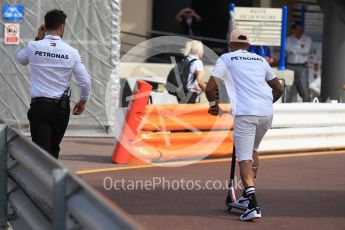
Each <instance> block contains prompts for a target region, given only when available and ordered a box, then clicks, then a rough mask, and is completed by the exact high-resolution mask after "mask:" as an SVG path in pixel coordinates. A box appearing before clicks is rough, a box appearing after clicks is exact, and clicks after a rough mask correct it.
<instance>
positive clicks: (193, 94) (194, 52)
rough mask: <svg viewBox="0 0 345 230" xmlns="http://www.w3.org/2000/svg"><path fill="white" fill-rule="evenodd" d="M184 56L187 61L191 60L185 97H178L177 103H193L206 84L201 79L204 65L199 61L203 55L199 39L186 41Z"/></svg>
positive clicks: (202, 47)
mask: <svg viewBox="0 0 345 230" xmlns="http://www.w3.org/2000/svg"><path fill="white" fill-rule="evenodd" d="M184 56H186V58H187V61H192V60H195V61H193V62H192V64H191V66H190V69H189V74H188V81H187V89H188V93H187V96H186V98H182V99H180V98H178V101H179V103H187V104H194V103H195V102H196V99H197V98H198V96H199V94H200V93H202V92H203V91H205V88H206V84H205V82H204V80H203V76H204V65H203V63H202V61H201V59H202V57H203V56H204V46H203V44H202V42H200V41H196V40H193V41H190V42H187V43H186V46H185V49H184Z"/></svg>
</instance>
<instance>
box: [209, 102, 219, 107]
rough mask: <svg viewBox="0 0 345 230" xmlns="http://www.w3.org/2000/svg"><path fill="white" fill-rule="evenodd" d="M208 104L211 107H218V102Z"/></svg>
mask: <svg viewBox="0 0 345 230" xmlns="http://www.w3.org/2000/svg"><path fill="white" fill-rule="evenodd" d="M208 104H209V106H210V107H215V106H218V102H217V101H210V102H209V103H208Z"/></svg>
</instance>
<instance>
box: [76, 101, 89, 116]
mask: <svg viewBox="0 0 345 230" xmlns="http://www.w3.org/2000/svg"><path fill="white" fill-rule="evenodd" d="M85 104H86V101H79V102H78V103H77V104H76V105H75V106H74V108H73V115H80V114H82V113H83V111H84V109H85Z"/></svg>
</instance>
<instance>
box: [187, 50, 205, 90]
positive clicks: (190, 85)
mask: <svg viewBox="0 0 345 230" xmlns="http://www.w3.org/2000/svg"><path fill="white" fill-rule="evenodd" d="M193 59H196V60H195V61H194V62H192V64H191V65H190V69H189V75H188V82H187V89H188V90H190V91H194V92H197V91H200V90H199V84H198V81H197V80H196V76H195V72H196V71H204V65H203V63H202V61H201V60H200V59H199V58H198V57H197V56H194V55H188V57H187V60H188V61H191V60H193Z"/></svg>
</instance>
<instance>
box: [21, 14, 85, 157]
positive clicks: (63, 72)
mask: <svg viewBox="0 0 345 230" xmlns="http://www.w3.org/2000/svg"><path fill="white" fill-rule="evenodd" d="M66 17H67V16H66V14H65V13H64V12H63V11H61V10H52V11H49V12H47V14H46V15H45V16H44V23H45V24H44V25H42V26H41V27H40V28H39V29H38V34H37V37H36V39H35V41H30V42H29V43H28V44H27V46H26V47H25V48H24V49H22V50H21V51H20V52H19V53H18V54H17V60H18V62H19V63H21V64H23V65H28V64H29V65H30V70H31V104H30V109H29V111H28V119H29V122H30V131H31V137H32V141H33V142H35V143H36V144H38V145H39V146H41V147H42V148H43V149H45V150H46V151H47V152H49V153H50V154H51V155H52V156H53V157H55V158H58V157H59V152H60V147H59V145H60V143H61V140H62V138H63V136H64V134H65V131H66V128H67V125H68V121H69V114H70V105H69V96H70V95H69V94H70V92H69V86H70V81H71V76H72V73H74V75H75V77H76V79H77V82H78V85H79V87H80V100H79V102H78V103H77V104H76V105H75V106H74V109H73V114H74V115H80V114H81V113H82V112H83V111H84V109H85V104H86V102H87V101H88V99H89V95H90V88H91V81H90V76H89V74H88V73H87V70H86V68H85V66H84V64H83V62H82V60H81V58H80V56H79V53H78V51H77V50H76V49H74V48H72V47H71V46H69V45H68V44H67V43H65V42H63V41H62V40H61V38H62V36H63V34H64V29H65V21H66Z"/></svg>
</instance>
